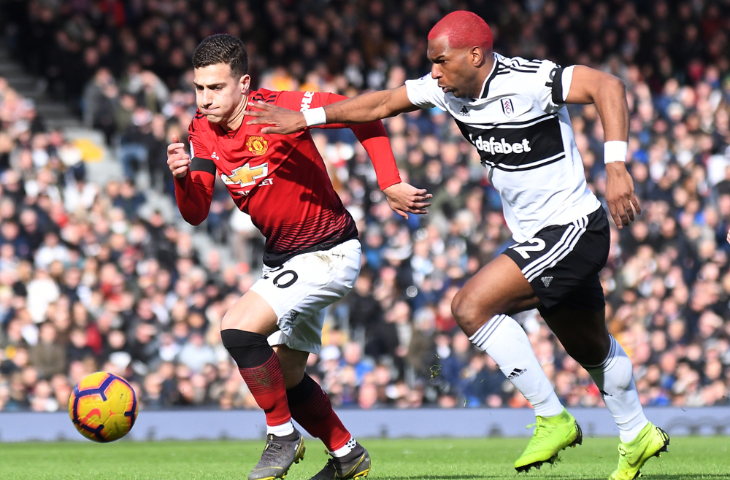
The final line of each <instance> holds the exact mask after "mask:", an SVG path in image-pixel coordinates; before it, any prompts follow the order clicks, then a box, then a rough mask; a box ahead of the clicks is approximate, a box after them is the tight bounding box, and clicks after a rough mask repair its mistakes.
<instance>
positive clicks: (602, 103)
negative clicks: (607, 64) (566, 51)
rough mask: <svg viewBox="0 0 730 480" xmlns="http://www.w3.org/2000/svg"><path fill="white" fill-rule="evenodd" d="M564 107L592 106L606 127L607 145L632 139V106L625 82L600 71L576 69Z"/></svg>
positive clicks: (604, 128) (581, 67) (580, 67)
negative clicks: (566, 105)
mask: <svg viewBox="0 0 730 480" xmlns="http://www.w3.org/2000/svg"><path fill="white" fill-rule="evenodd" d="M565 103H579V104H587V103H593V104H595V105H596V108H597V109H598V114H599V115H600V117H601V122H602V123H603V130H604V132H605V135H606V141H607V142H609V141H613V140H619V141H622V142H625V141H627V140H628V138H629V105H628V103H627V101H626V87H625V85H624V82H622V81H621V80H620V79H618V78H616V77H614V76H613V75H610V74H608V73H605V72H601V71H600V70H595V69H593V68H590V67H585V66H583V65H576V67H575V69H574V70H573V79H572V81H571V84H570V90H569V91H568V97H567V98H566V99H565Z"/></svg>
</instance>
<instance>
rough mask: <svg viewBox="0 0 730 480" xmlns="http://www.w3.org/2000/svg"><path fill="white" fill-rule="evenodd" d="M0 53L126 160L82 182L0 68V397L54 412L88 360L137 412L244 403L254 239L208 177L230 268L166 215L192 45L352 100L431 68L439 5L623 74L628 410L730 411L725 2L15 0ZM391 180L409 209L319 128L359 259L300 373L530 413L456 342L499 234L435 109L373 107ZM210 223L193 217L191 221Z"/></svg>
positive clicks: (580, 391) (589, 150)
mask: <svg viewBox="0 0 730 480" xmlns="http://www.w3.org/2000/svg"><path fill="white" fill-rule="evenodd" d="M0 9H2V11H1V12H0V18H2V19H3V20H0V21H1V22H3V23H2V27H3V31H4V36H3V39H4V42H5V45H6V47H7V48H8V49H9V51H10V52H11V53H12V55H13V56H14V57H15V58H17V60H18V61H20V62H22V63H23V64H24V66H25V68H27V70H28V71H30V72H32V73H34V74H36V75H38V76H41V77H43V78H44V79H46V81H47V86H48V87H47V88H48V93H49V94H50V95H53V96H55V97H57V98H61V99H64V100H65V101H66V102H68V104H69V105H71V106H72V108H74V109H75V110H76V112H77V113H78V115H79V116H80V117H81V118H83V121H84V122H85V124H86V125H87V126H89V127H93V128H96V129H99V130H100V131H101V132H103V134H104V138H105V140H106V142H107V144H108V146H109V148H110V149H111V150H112V151H113V152H114V154H115V157H116V161H118V162H120V164H121V166H122V167H123V172H124V177H125V178H120V179H118V181H113V182H110V183H108V184H106V185H97V184H95V183H94V181H93V179H91V178H86V172H85V168H84V164H83V162H81V160H80V159H81V155H80V153H79V152H78V148H77V147H76V146H74V145H73V144H72V143H70V142H68V141H67V139H65V138H64V135H63V132H61V131H55V130H52V131H48V130H47V129H46V128H45V126H44V123H43V119H42V118H40V117H39V116H38V114H37V112H36V110H35V105H34V104H33V102H32V101H30V100H28V99H25V98H22V97H21V96H20V95H18V94H17V92H15V91H14V90H13V89H12V88H10V87H9V85H8V84H7V82H5V81H4V80H3V79H1V78H0V122H1V123H2V128H1V129H0V194H1V198H0V410H8V411H15V410H27V409H30V410H37V411H54V410H63V409H64V408H65V404H66V402H67V399H68V395H69V392H70V389H71V388H72V386H73V385H74V384H75V383H76V382H77V381H78V380H79V379H80V378H82V377H83V376H84V375H86V374H89V373H91V372H94V371H96V370H107V371H110V372H113V373H116V374H120V375H123V376H125V377H126V378H128V379H130V380H131V381H132V382H133V384H134V386H135V388H136V389H137V390H138V392H139V394H140V399H141V403H142V405H143V408H147V409H155V408H168V407H172V406H183V405H206V406H216V407H217V408H223V409H229V408H256V405H255V402H254V401H253V398H252V396H251V395H250V394H249V393H248V391H247V388H246V386H245V384H244V383H243V381H242V380H241V378H240V375H239V374H238V372H237V371H236V369H235V368H233V365H232V363H231V361H230V359H229V357H228V354H227V353H226V351H225V349H224V348H222V345H221V342H220V335H219V323H220V319H221V318H222V316H223V314H224V313H225V311H226V310H227V308H228V307H229V306H230V305H231V304H232V303H233V302H234V301H235V300H236V299H237V298H239V296H240V295H242V294H243V293H245V292H246V291H247V290H248V288H249V287H250V286H251V285H252V283H253V282H254V281H255V278H256V275H257V273H258V271H259V270H260V267H261V263H260V256H261V255H260V254H261V249H262V244H261V238H260V235H259V234H258V232H257V231H256V230H255V228H254V227H253V225H252V224H251V222H250V219H249V218H248V217H247V216H246V215H244V214H242V213H240V212H238V211H236V210H235V209H234V206H233V202H232V201H231V200H230V198H229V197H228V194H227V192H226V191H225V189H224V188H222V186H221V185H218V188H217V190H216V194H215V196H214V200H213V205H212V207H211V213H210V217H209V219H208V221H207V222H206V223H205V227H204V228H206V229H207V232H208V233H209V234H210V235H211V236H212V238H214V239H215V241H216V242H219V243H223V244H227V245H230V246H231V247H232V250H233V251H234V253H235V257H236V261H235V262H234V263H231V264H227V263H225V262H224V261H223V260H222V259H221V257H220V255H219V253H218V252H216V251H212V252H196V250H195V249H193V248H192V243H191V238H190V235H189V234H188V233H186V232H185V231H184V230H181V229H179V228H177V227H176V225H177V222H179V220H180V219H179V218H178V219H177V221H176V222H172V223H166V222H165V220H164V218H163V217H162V216H161V215H160V214H159V213H153V214H151V215H150V216H147V217H145V218H142V217H141V216H140V215H139V208H140V206H141V205H143V204H144V203H145V201H146V196H147V195H149V194H150V193H149V192H142V191H139V189H138V181H137V179H138V177H139V175H140V173H141V172H144V173H146V174H148V175H149V176H150V178H151V179H152V182H151V185H152V187H151V188H152V189H154V190H156V191H157V192H160V193H163V194H165V195H167V196H168V197H169V201H170V202H174V200H173V199H172V196H171V195H172V194H171V192H172V187H171V176H170V175H169V173H168V172H167V169H166V165H165V147H166V144H167V143H168V142H169V141H170V138H171V136H172V135H180V136H181V137H184V136H185V132H187V126H188V124H189V122H190V120H191V118H192V115H193V114H194V112H195V94H194V91H193V89H192V83H191V79H192V71H191V68H190V59H191V55H192V52H193V50H194V48H195V46H196V45H197V43H198V42H199V41H200V40H201V39H203V38H205V37H206V36H208V35H211V34H214V33H220V32H227V33H230V34H232V35H236V36H238V37H240V38H241V39H242V40H243V41H244V42H245V43H246V45H247V48H248V52H249V56H250V64H251V75H252V80H253V85H254V87H266V88H270V89H274V90H282V89H303V90H310V91H333V92H338V93H341V94H345V95H349V96H352V95H356V94H357V93H359V92H362V91H365V90H368V89H381V88H391V87H397V86H399V85H402V84H403V82H404V81H405V79H407V78H416V77H420V76H422V75H424V74H425V73H427V72H429V70H430V66H429V64H428V62H427V59H426V56H425V52H426V35H427V33H428V31H429V29H430V28H431V26H432V25H433V24H434V23H435V22H436V21H437V20H438V19H439V18H441V16H443V15H444V14H445V13H447V12H448V11H450V10H453V9H469V10H472V11H475V12H477V13H478V14H480V15H481V16H482V17H484V18H485V19H486V20H487V22H488V23H489V24H490V25H491V27H492V31H493V34H494V36H495V50H496V51H497V52H499V53H502V54H504V55H506V56H523V57H526V58H550V59H551V60H554V61H556V62H558V63H560V64H562V65H571V64H585V65H589V66H592V67H595V68H599V69H602V70H604V71H608V72H611V73H613V74H614V75H616V76H618V77H619V78H621V79H622V80H623V81H624V82H625V83H626V86H627V95H628V101H629V107H630V111H631V120H630V122H631V134H630V147H629V168H630V169H631V172H632V174H633V176H634V180H635V185H636V191H637V195H638V196H639V197H640V199H641V201H642V210H643V214H642V215H641V217H640V218H639V220H638V221H637V222H635V223H634V224H632V225H631V226H630V227H628V228H624V229H622V230H620V231H619V230H617V229H615V228H612V246H611V253H610V258H609V262H608V265H607V267H606V269H605V270H604V271H603V272H602V279H603V286H604V291H605V293H606V297H607V300H608V302H607V307H606V310H607V318H608V319H609V320H608V321H609V329H610V331H611V333H612V334H613V335H614V336H615V337H616V338H617V339H618V340H619V342H620V343H621V344H622V345H623V347H624V348H625V349H626V351H627V353H628V354H629V355H630V356H631V359H632V361H633V362H634V365H635V371H634V374H635V377H636V381H637V387H638V389H639V392H640V397H641V401H642V403H644V404H646V405H677V406H685V405H687V406H699V405H720V404H728V386H729V385H730V320H728V318H730V273H729V264H728V253H729V252H730V248H729V247H730V246H728V245H727V243H726V242H725V241H724V237H725V234H726V232H727V230H728V227H729V226H730V149H728V146H729V144H730V106H729V103H728V101H729V100H730V56H729V55H728V52H729V51H730V50H729V49H728V41H729V39H728V33H727V32H729V31H730V9H729V8H728V5H727V2H711V1H704V0H694V1H691V2H690V1H663V0H658V1H655V2H631V1H627V0H611V1H610V2H590V1H587V0H572V1H554V0H544V1H543V0H525V1H523V2H518V1H507V2H487V1H482V0H471V1H460V2H449V1H446V2H436V1H429V2H416V1H414V0H405V1H398V2H384V1H382V0H368V1H344V0H333V1H328V2H323V1H318V0H309V1H297V2H291V1H283V0H282V1H275V0H272V1H267V2H249V1H245V0H238V1H231V2H217V1H214V0H199V1H179V0H172V1H162V0H159V1H146V2H143V1H131V2H122V1H120V0H100V1H91V0H81V1H79V0H76V1H56V2H45V1H30V2H19V1H6V2H0ZM569 112H570V115H571V118H572V121H573V128H574V130H575V135H576V143H577V146H578V148H579V150H580V152H581V154H582V157H583V162H584V165H585V170H586V177H587V180H588V182H589V187H590V188H591V189H592V190H593V191H594V192H595V193H596V194H597V195H598V196H599V198H601V199H603V195H604V192H605V188H606V181H605V175H604V168H603V161H602V160H603V159H602V154H603V148H602V144H603V129H602V126H601V122H600V119H599V118H598V114H597V111H596V109H595V108H594V107H593V106H591V105H587V106H577V105H574V106H569ZM386 124H387V128H388V131H389V133H390V136H391V141H392V145H393V150H394V153H395V156H396V158H397V160H398V162H399V167H400V169H401V172H402V176H403V178H404V180H407V181H409V182H410V183H412V184H414V185H416V186H418V187H423V188H428V189H429V190H430V191H431V192H432V193H433V194H434V202H433V207H432V208H431V213H430V214H429V215H428V216H425V217H416V216H411V218H410V219H408V220H403V219H401V218H400V217H398V216H396V215H394V214H393V212H392V211H391V210H390V209H389V208H388V205H387V203H386V201H385V199H384V197H383V195H382V193H381V192H380V191H379V190H378V188H377V183H376V181H375V175H374V170H373V168H372V166H371V164H370V162H369V159H368V158H367V155H366V154H365V152H364V150H363V149H362V148H361V147H360V146H359V145H358V144H357V142H355V141H354V136H353V135H352V134H351V133H350V132H349V131H347V130H343V131H339V130H327V131H315V133H314V138H315V141H316V143H317V145H318V147H319V149H320V151H321V152H322V154H323V156H324V158H325V161H326V163H327V165H328V168H329V169H330V172H331V175H332V178H333V181H334V183H335V186H336V188H337V190H338V192H339V193H340V195H341V197H342V199H343V201H344V203H345V205H346V206H347V207H348V209H349V210H350V211H351V212H352V214H353V216H354V217H355V219H356V220H357V223H358V227H359V230H360V235H361V240H362V243H363V250H364V266H363V271H362V274H361V276H360V278H359V279H358V281H357V283H356V285H355V288H354V290H353V292H351V293H350V295H349V296H348V297H346V298H345V299H344V300H343V301H342V302H340V303H339V304H336V305H334V306H332V307H331V308H330V309H328V312H327V323H326V325H325V330H324V332H323V348H322V351H321V353H320V355H318V356H314V355H312V356H311V357H310V360H309V363H308V371H309V372H310V374H311V375H312V376H313V377H314V378H316V379H317V381H319V382H320V383H321V384H322V385H323V387H324V388H325V389H326V390H327V391H328V392H329V394H330V396H331V398H332V402H333V403H334V404H335V405H337V406H340V407H359V408H377V407H385V406H393V407H397V408H416V407H420V406H422V405H431V406H441V407H444V408H452V407H463V406H468V407H476V406H489V407H499V406H511V407H523V406H526V403H525V400H524V398H523V397H522V396H521V394H519V392H515V391H514V390H513V389H512V387H511V385H510V384H509V382H507V381H506V380H505V378H504V376H503V375H502V374H501V372H500V371H499V369H498V368H497V366H496V365H495V364H494V362H493V361H492V360H491V359H490V358H488V357H487V356H486V355H485V354H483V353H482V352H479V351H476V350H475V349H474V348H472V347H471V345H470V343H469V341H468V339H467V338H466V336H465V335H464V334H463V333H461V331H460V330H459V329H458V327H457V326H456V323H455V322H454V319H453V318H452V316H451V312H450V302H451V299H452V298H453V296H454V294H455V293H456V291H457V290H458V288H459V287H460V286H461V285H462V284H463V283H464V281H465V280H466V279H467V278H468V277H469V276H470V275H472V274H473V273H474V272H476V271H477V270H478V269H479V268H480V267H481V266H483V265H484V264H485V263H487V262H488V261H490V260H491V259H492V258H494V257H495V256H496V255H498V254H499V253H500V252H502V251H503V250H504V249H505V248H507V247H508V246H509V245H510V244H511V239H510V233H509V232H508V231H507V229H506V227H505V224H504V219H503V217H502V213H501V204H500V199H499V196H498V194H497V193H496V191H495V190H494V189H493V188H492V187H491V186H490V184H489V182H488V180H487V178H486V176H485V170H484V169H483V168H482V167H481V165H480V163H479V158H478V156H477V154H476V151H475V150H474V149H473V147H471V146H470V145H469V144H468V143H466V141H465V140H463V138H462V137H461V135H460V133H459V131H458V129H457V128H456V126H455V125H454V123H453V122H452V121H451V120H450V119H448V118H447V117H446V115H445V114H444V113H443V112H441V111H438V110H431V111H419V112H414V113H411V114H407V115H402V116H400V117H397V118H392V119H389V120H388V121H387V122H386ZM201 228H203V227H201ZM519 321H520V322H521V323H522V325H523V326H524V328H525V329H526V331H527V332H528V334H529V337H530V340H531V342H532V344H533V347H534V349H535V352H536V354H537V357H538V359H539V360H540V362H541V363H542V365H543V367H544V369H545V371H546V373H547V374H548V376H549V378H550V379H551V380H552V381H553V383H554V385H555V388H556V391H557V392H558V395H559V396H560V398H561V400H562V401H563V402H564V403H565V404H566V405H583V406H593V405H599V404H600V403H601V398H600V394H599V392H598V390H597V389H596V387H595V386H594V385H593V384H592V382H591V381H590V377H589V376H588V375H587V373H586V372H585V371H584V370H583V369H582V368H580V366H579V365H578V364H577V363H576V362H575V361H573V360H572V359H571V358H569V357H568V356H567V355H566V354H565V351H564V350H563V348H562V347H561V345H560V344H559V342H557V340H556V339H555V337H554V336H553V335H552V334H551V333H550V331H549V329H548V328H547V327H546V326H545V324H544V322H543V321H542V320H541V318H540V317H539V315H538V314H537V312H534V311H533V312H526V313H524V314H522V315H520V316H519Z"/></svg>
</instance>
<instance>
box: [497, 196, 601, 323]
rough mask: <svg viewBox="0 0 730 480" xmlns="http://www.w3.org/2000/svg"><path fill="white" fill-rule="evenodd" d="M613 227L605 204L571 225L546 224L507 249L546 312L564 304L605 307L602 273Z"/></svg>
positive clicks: (544, 312)
mask: <svg viewBox="0 0 730 480" xmlns="http://www.w3.org/2000/svg"><path fill="white" fill-rule="evenodd" d="M610 239H611V231H610V227H609V225H608V217H607V216H606V212H605V210H604V209H603V208H602V207H599V208H598V210H596V211H595V212H593V213H591V214H590V215H588V216H585V217H581V218H579V219H577V220H575V221H574V222H572V223H569V224H567V225H551V226H549V227H545V228H543V229H542V230H540V231H539V232H537V235H535V236H534V237H533V238H531V239H530V240H527V241H526V242H523V243H518V244H516V245H512V246H511V247H510V248H508V249H507V250H506V251H505V252H504V254H505V255H507V256H508V257H509V258H511V259H512V260H514V262H515V263H516V264H517V265H518V266H519V267H520V268H521V269H522V273H523V275H525V278H526V279H527V281H528V282H530V285H532V289H533V290H534V291H535V295H537V298H538V299H539V300H540V303H542V305H541V306H540V307H539V308H538V310H540V313H541V314H542V316H543V317H545V316H546V315H550V314H552V313H554V312H555V311H557V310H558V309H559V308H561V307H570V308H579V309H582V310H588V311H591V312H595V311H598V310H601V309H603V308H605V306H606V302H605V299H604V298H603V288H602V287H601V282H600V279H599V278H598V274H599V273H600V271H601V269H602V268H603V267H604V266H605V265H606V260H607V259H608V249H609V245H610Z"/></svg>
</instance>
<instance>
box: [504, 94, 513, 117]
mask: <svg viewBox="0 0 730 480" xmlns="http://www.w3.org/2000/svg"><path fill="white" fill-rule="evenodd" d="M502 111H503V112H504V114H505V115H507V116H508V117H511V116H512V115H514V114H515V107H514V105H512V99H510V98H503V99H502Z"/></svg>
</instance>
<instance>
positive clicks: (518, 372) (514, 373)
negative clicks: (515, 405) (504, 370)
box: [507, 368, 527, 380]
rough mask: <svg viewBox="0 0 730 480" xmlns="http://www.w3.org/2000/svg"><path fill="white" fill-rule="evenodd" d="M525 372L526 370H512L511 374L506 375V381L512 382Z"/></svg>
mask: <svg viewBox="0 0 730 480" xmlns="http://www.w3.org/2000/svg"><path fill="white" fill-rule="evenodd" d="M526 371H527V369H526V368H515V369H514V370H512V372H510V374H509V375H507V380H512V379H513V378H517V377H519V376H520V375H522V374H523V373H525V372H526Z"/></svg>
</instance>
